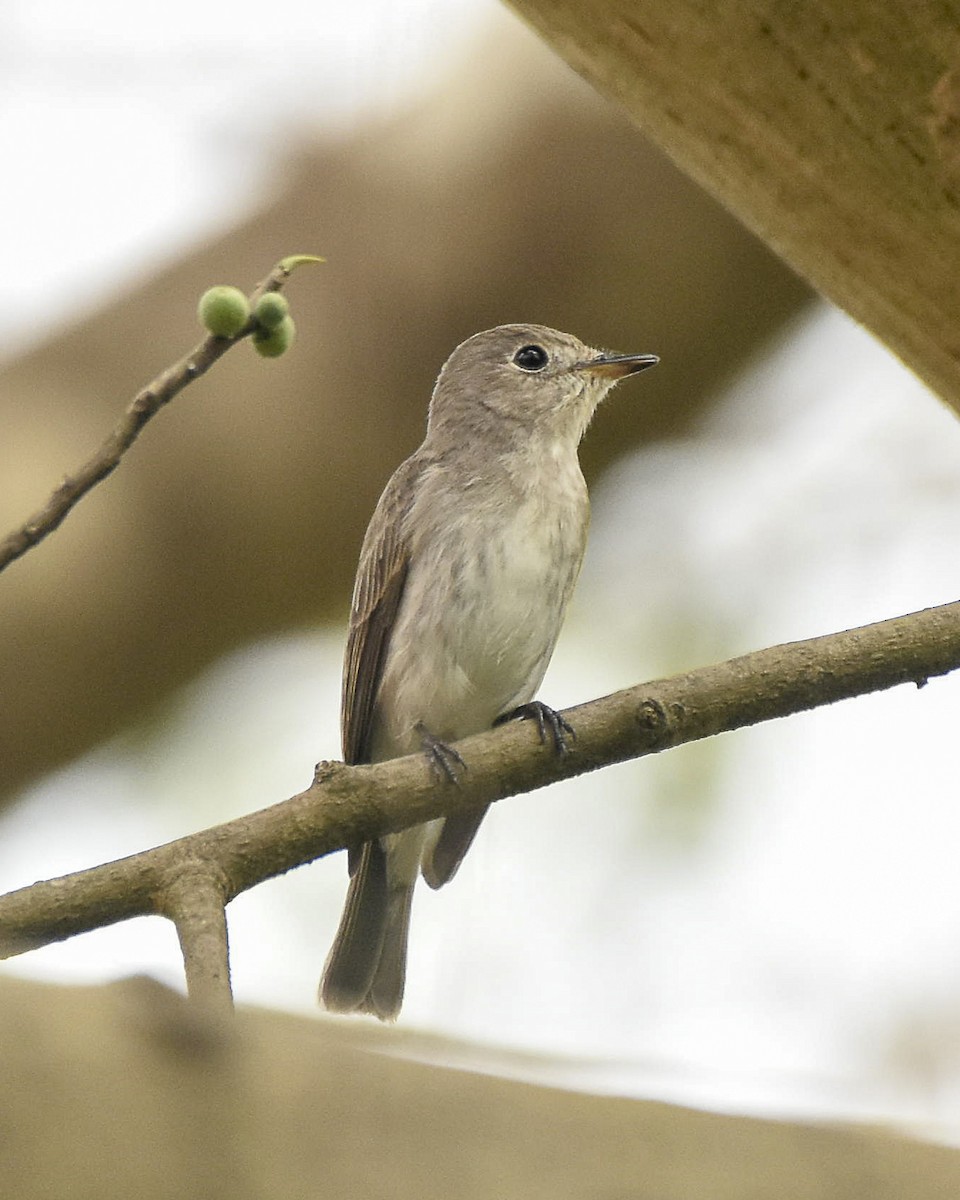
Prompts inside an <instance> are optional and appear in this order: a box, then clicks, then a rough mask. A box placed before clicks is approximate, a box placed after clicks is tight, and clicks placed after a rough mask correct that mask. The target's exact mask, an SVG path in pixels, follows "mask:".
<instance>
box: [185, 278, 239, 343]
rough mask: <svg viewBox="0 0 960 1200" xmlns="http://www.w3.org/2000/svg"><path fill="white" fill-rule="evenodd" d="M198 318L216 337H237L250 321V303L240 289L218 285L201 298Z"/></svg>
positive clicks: (209, 289)
mask: <svg viewBox="0 0 960 1200" xmlns="http://www.w3.org/2000/svg"><path fill="white" fill-rule="evenodd" d="M197 316H198V317H199V318H200V324H201V325H202V326H203V327H204V329H206V330H207V332H208V333H212V334H213V335H214V337H223V338H232V337H236V336H237V334H238V333H239V332H240V330H241V329H243V327H244V325H246V323H247V322H248V321H249V320H250V301H249V300H248V299H247V298H246V296H245V295H244V294H243V292H241V291H240V289H239V288H235V287H228V286H227V285H226V284H218V286H217V287H212V288H208V289H207V290H206V291H205V292H204V293H203V295H202V296H201V297H200V303H199V304H198V305H197Z"/></svg>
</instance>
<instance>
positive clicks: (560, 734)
mask: <svg viewBox="0 0 960 1200" xmlns="http://www.w3.org/2000/svg"><path fill="white" fill-rule="evenodd" d="M505 721H536V723H537V731H538V732H539V734H540V741H541V742H542V743H543V744H544V745H546V744H547V740H548V735H549V740H550V741H552V742H553V749H554V752H555V753H556V754H558V755H560V756H562V755H564V754H566V752H567V750H568V748H569V747H568V743H567V739H568V738H569V739H570V741H571V742H575V741H576V740H577V734H576V731H575V730H574V728H573V726H572V725H571V724H570V722H569V721H568V720H566V718H565V717H564V716H563V715H562V714H561V713H558V712H557V710H556V709H555V708H551V707H550V706H549V704H544V703H543V701H542V700H531V702H530V703H529V704H521V705H520V707H519V708H515V709H514V710H513V712H508V713H504V714H503V716H502V717H497V719H496V720H495V721H494V725H502V724H503V723H504V722H505Z"/></svg>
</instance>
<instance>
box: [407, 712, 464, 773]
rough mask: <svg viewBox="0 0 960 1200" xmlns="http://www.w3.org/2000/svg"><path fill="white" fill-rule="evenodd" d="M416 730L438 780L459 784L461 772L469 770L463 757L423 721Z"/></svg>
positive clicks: (418, 723)
mask: <svg viewBox="0 0 960 1200" xmlns="http://www.w3.org/2000/svg"><path fill="white" fill-rule="evenodd" d="M416 730H417V733H418V734H419V735H420V746H421V748H422V749H423V752H424V754H425V755H426V756H427V760H428V762H429V763H430V769H431V770H432V771H433V773H434V775H435V777H436V778H437V780H438V781H439V782H440V783H459V782H460V772H461V771H465V770H466V769H467V764H466V763H465V762H464V761H463V758H462V757H461V755H459V754H458V753H457V751H456V750H454V748H453V747H452V746H448V745H447V743H446V742H441V741H440V739H439V738H438V737H436V735H435V734H432V733H431V732H430V730H429V729H428V728H427V727H426V725H424V724H423V722H422V721H419V722H417V725H416Z"/></svg>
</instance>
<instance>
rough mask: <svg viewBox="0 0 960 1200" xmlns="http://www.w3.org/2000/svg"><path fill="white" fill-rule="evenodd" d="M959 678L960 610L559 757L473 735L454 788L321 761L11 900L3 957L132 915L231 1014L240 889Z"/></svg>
mask: <svg viewBox="0 0 960 1200" xmlns="http://www.w3.org/2000/svg"><path fill="white" fill-rule="evenodd" d="M958 667H960V603H954V604H947V605H943V606H941V607H939V608H930V609H924V610H923V611H922V612H917V613H911V614H910V615H908V616H904V617H897V618H894V619H892V620H889V621H881V622H878V623H877V624H874V625H865V626H862V627H861V628H859V629H853V630H849V631H847V632H843V633H834V634H829V635H827V636H825V637H818V638H812V639H810V640H808V641H802V642H791V643H788V644H786V645H782V646H773V647H771V648H769V649H767V650H760V651H757V652H755V653H753V654H747V655H744V656H743V657H740V658H734V659H731V660H730V661H728V662H725V663H720V664H718V665H716V666H710V667H703V668H701V669H699V670H696V671H691V672H689V673H688V674H685V675H677V676H674V677H673V678H671V679H667V680H658V681H655V682H653V683H647V684H641V685H639V686H637V687H633V688H628V689H626V690H625V691H622V692H616V693H614V694H613V695H610V696H605V697H603V698H602V699H600V700H594V701H592V702H591V703H589V704H584V705H582V706H580V707H579V708H575V709H571V710H568V711H567V712H566V713H564V718H565V719H566V720H568V721H569V722H570V725H571V726H572V727H573V728H574V729H575V730H576V735H577V736H576V741H575V742H572V743H571V744H570V746H569V747H568V750H567V753H566V754H565V755H563V756H558V755H556V754H554V753H553V752H552V750H551V749H550V748H549V747H544V746H543V745H542V744H541V742H540V739H539V737H538V734H537V731H536V729H535V728H533V727H532V725H531V724H530V723H526V722H518V723H514V724H509V725H506V726H502V727H500V728H497V729H493V730H490V731H488V732H486V733H481V734H477V735H476V736H474V737H470V738H465V739H464V740H463V741H461V742H459V743H457V751H458V753H460V754H461V755H462V757H463V760H464V762H465V763H466V765H467V769H466V770H464V771H463V772H462V773H461V775H460V778H459V781H458V783H457V784H456V785H454V784H450V783H442V782H438V781H437V780H436V778H435V776H434V773H433V772H432V771H431V769H430V765H429V763H428V762H427V761H426V759H425V758H424V756H423V755H412V756H410V757H408V758H402V759H394V760H393V761H391V762H385V763H377V764H375V765H370V766H353V767H348V766H345V765H344V764H343V763H336V762H328V763H320V764H319V766H318V767H317V771H316V777H315V779H314V782H313V784H312V785H311V786H310V787H309V788H307V790H306V791H304V792H301V793H300V794H299V795H297V796H293V797H291V798H290V799H289V800H285V801H283V802H282V803H279V804H275V805H273V806H272V807H270V808H265V809H261V810H260V811H259V812H255V813H251V814H250V815H249V816H246V817H241V818H239V819H237V820H235V821H230V822H228V823H227V824H225V825H219V826H215V827H214V828H212V829H207V830H203V831H202V832H200V833H195V834H191V835H190V836H189V837H184V838H180V839H179V840H177V841H175V842H169V843H167V844H166V845H163V846H158V847H156V848H155V849H153V850H146V851H144V852H143V853H141V854H136V855H133V856H132V857H130V858H124V859H120V860H118V861H116V862H111V863H106V864H104V865H103V866H98V867H93V868H91V869H89V870H86V871H80V872H77V873H76V874H73V875H66V876H63V877H62V878H60V879H51V880H46V881H42V882H40V883H35V884H33V885H32V886H30V887H26V888H21V889H20V890H19V891H15V892H10V893H8V894H7V895H5V896H0V957H4V958H7V957H11V956H13V955H16V954H22V953H24V952H25V951H28V950H32V949H36V948H38V947H40V946H45V945H48V944H49V943H51V942H56V941H61V940H63V939H65V938H69V937H73V936H74V935H76V934H79V933H85V932H87V931H89V930H92V929H97V928H100V927H102V926H105V925H110V924H113V923H115V922H117V921H124V920H127V919H129V918H131V917H136V916H144V915H148V914H158V915H162V916H166V917H168V918H170V919H171V920H173V921H174V923H175V924H176V926H177V930H178V933H179V936H180V944H181V947H182V950H183V955H184V962H185V967H186V974H187V983H188V989H189V992H190V995H191V996H192V997H193V998H194V999H195V1000H196V1001H197V1002H198V1003H199V1004H201V1005H203V1006H204V1007H206V1008H208V1009H210V1010H212V1011H215V1012H226V1011H228V1010H229V1009H230V1006H231V994H230V976H229V967H228V945H227V925H226V919H225V915H224V909H225V906H226V905H227V904H228V903H229V902H230V901H231V900H232V899H233V898H234V897H236V896H238V895H239V894H240V893H241V892H243V891H246V890H247V889H248V888H251V887H253V886H254V885H256V884H258V883H261V882H263V881H264V880H266V879H269V878H271V877H273V876H275V875H279V874H281V873H283V872H284V871H289V870H290V869H291V868H293V867H298V866H301V865H303V864H305V863H308V862H311V861H312V860H313V859H316V858H319V857H321V856H322V855H325V854H330V853H331V852H333V851H334V850H339V849H341V848H343V847H346V846H351V845H356V844H358V843H360V842H363V841H365V840H368V839H369V838H372V837H376V836H378V835H381V834H384V833H389V832H396V831H397V830H400V829H404V828H406V827H407V826H410V825H416V824H420V823H421V822H423V821H427V820H431V819H433V818H436V817H440V816H445V815H451V814H455V813H460V812H467V811H470V810H472V809H476V808H478V807H482V806H484V805H486V804H489V803H491V802H492V801H496V800H500V799H502V798H504V797H506V796H511V795H515V794H517V793H520V792H526V791H532V790H533V789H534V788H539V787H543V786H544V785H546V784H548V783H552V782H554V781H556V780H558V779H563V778H569V777H572V776H575V775H580V774H583V773H585V772H587V771H593V770H596V769H598V768H600V767H604V766H607V765H610V764H612V763H616V762H622V761H625V760H626V759H631V758H639V757H642V756H644V755H647V754H656V753H658V752H659V751H661V750H666V749H669V748H671V747H673V746H678V745H682V744H684V743H685V742H692V741H696V740H698V739H700V738H705V737H710V736H712V735H714V734H717V733H723V732H727V731H730V730H734V729H738V728H742V727H744V726H748V725H754V724H757V723H759V722H761V721H768V720H772V719H773V718H775V717H785V716H789V715H791V714H793V713H797V712H802V711H805V710H808V709H812V708H817V707H819V706H821V705H825V704H830V703H833V702H835V701H838V700H843V699H848V698H851V697H853V696H858V695H864V694H866V693H868V692H874V691H880V690H882V689H885V688H890V687H894V686H896V685H897V684H901V683H914V684H916V685H917V686H922V685H923V684H924V683H926V682H927V680H928V679H930V678H932V677H934V676H938V675H944V674H946V673H948V672H950V671H953V670H956V669H957V668H958Z"/></svg>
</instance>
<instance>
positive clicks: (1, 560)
mask: <svg viewBox="0 0 960 1200" xmlns="http://www.w3.org/2000/svg"><path fill="white" fill-rule="evenodd" d="M308 261H314V262H316V261H319V260H318V259H314V258H312V256H310V255H303V254H301V255H292V256H290V257H289V258H284V259H282V260H281V261H280V262H278V263H277V265H276V266H275V267H274V268H273V270H272V271H271V272H270V274H269V275H268V276H267V277H266V279H264V280H262V281H261V282H260V283H258V284H257V286H256V287H255V288H254V290H253V292H252V293H251V295H250V307H251V308H253V307H254V305H255V304H256V302H257V300H259V298H260V297H261V296H262V295H264V293H266V292H277V291H280V289H281V288H282V287H283V285H284V284H285V283H286V282H287V280H288V279H289V278H290V275H291V273H292V272H293V270H294V269H295V268H296V267H297V266H299V265H300V264H301V263H303V262H308ZM256 329H257V322H256V321H255V320H254V319H253V317H251V318H250V320H249V321H248V322H247V323H246V325H245V326H244V327H243V329H241V330H240V332H239V333H238V334H237V335H236V336H235V337H232V338H226V337H214V336H213V335H212V334H211V335H210V336H209V337H205V338H204V339H203V341H202V342H199V343H198V344H197V345H196V346H194V348H193V349H192V350H191V351H190V353H189V354H185V355H184V356H183V358H181V359H180V360H179V361H178V362H175V363H174V364H173V366H171V367H168V368H167V369H166V370H165V371H163V372H161V373H160V374H159V375H158V376H157V377H156V378H155V379H154V380H152V381H151V382H150V383H148V384H147V386H146V387H144V388H142V389H141V390H140V391H139V392H138V393H137V394H136V396H134V398H133V399H132V400H131V401H130V403H129V405H128V406H127V409H126V411H125V412H124V414H123V416H122V417H121V418H120V420H119V421H118V422H117V424H116V426H115V427H114V429H113V431H112V433H110V435H109V436H108V437H107V438H106V440H105V441H104V442H103V444H102V445H101V446H100V448H99V450H97V451H96V453H95V454H93V455H92V456H91V457H90V458H88V459H87V461H86V462H85V463H83V464H82V466H80V467H78V468H77V469H76V470H75V471H74V472H73V474H71V475H68V476H67V477H66V478H65V479H64V480H63V482H62V483H61V484H59V486H58V487H56V488H54V490H53V492H52V493H51V494H50V497H49V498H48V500H47V502H46V504H44V506H43V507H42V508H40V509H38V510H37V511H36V512H35V513H34V514H33V515H32V516H31V517H28V518H27V519H26V521H24V522H23V524H22V525H21V526H20V527H19V528H17V529H14V530H12V531H11V532H10V533H8V534H7V536H6V537H5V538H3V539H2V540H0V571H2V570H3V569H4V568H5V567H7V566H9V565H10V563H12V562H14V561H15V560H16V559H18V558H20V557H21V556H22V555H24V554H26V553H27V551H28V550H30V549H32V548H33V547H34V546H36V545H37V543H38V542H41V541H42V540H43V539H44V538H45V537H46V536H47V534H49V533H52V532H53V531H54V530H55V529H56V528H57V527H58V526H59V525H60V524H61V523H62V522H63V520H64V518H65V517H66V516H67V514H68V513H69V512H70V510H71V509H72V508H74V506H75V505H76V504H77V503H78V502H79V501H80V500H81V499H82V498H83V497H84V496H85V495H86V494H87V492H89V491H90V490H91V489H92V488H94V487H95V486H96V485H97V484H98V483H99V482H100V481H101V480H102V479H106V477H107V476H108V475H110V474H111V473H112V472H113V471H115V470H116V468H117V467H118V466H119V465H120V460H121V458H122V457H123V456H124V454H125V453H126V452H127V450H129V449H130V447H131V446H132V445H133V443H134V442H135V441H136V439H137V437H138V436H139V434H140V431H141V430H142V429H143V427H144V425H146V423H147V422H148V421H149V420H150V418H151V417H154V416H156V414H157V413H158V412H159V411H160V409H161V408H163V406H164V405H165V404H169V402H170V401H171V400H172V399H173V398H174V396H176V395H178V394H179V393H180V392H182V391H183V389H184V388H185V387H186V386H187V385H188V384H190V383H193V381H194V380H195V379H199V378H200V376H201V375H205V374H206V372H207V371H209V370H210V368H211V367H212V366H213V364H214V363H215V362H216V361H217V359H218V358H221V357H222V356H223V355H224V354H226V352H227V351H228V350H229V349H230V348H231V347H232V346H235V345H236V344H237V343H238V342H240V341H242V340H243V339H244V338H245V337H247V336H248V335H249V334H251V333H253V332H254V331H255V330H256Z"/></svg>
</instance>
